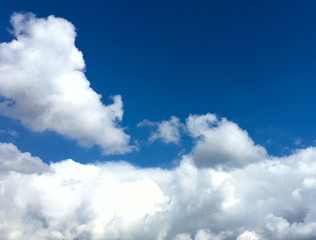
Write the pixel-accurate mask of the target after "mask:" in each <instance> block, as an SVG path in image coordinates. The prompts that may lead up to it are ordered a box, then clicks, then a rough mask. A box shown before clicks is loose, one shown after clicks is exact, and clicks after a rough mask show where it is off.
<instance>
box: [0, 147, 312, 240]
mask: <svg viewBox="0 0 316 240" xmlns="http://www.w3.org/2000/svg"><path fill="white" fill-rule="evenodd" d="M2 148H3V149H2ZM1 149H2V150H1V151H0V154H2V155H5V154H7V152H10V151H11V152H13V153H9V154H7V157H3V156H2V157H1V158H0V160H1V166H3V164H2V162H3V161H4V162H5V161H8V158H11V159H12V160H13V162H14V161H16V160H15V159H17V158H18V157H19V156H20V159H19V161H20V163H19V164H21V166H23V165H24V166H26V165H28V164H30V162H32V161H35V162H37V163H41V160H40V159H38V158H35V157H31V156H30V154H28V153H21V152H19V151H18V150H17V148H16V147H15V146H14V145H12V144H2V145H1ZM8 149H9V150H8ZM10 156H12V157H10ZM21 156H24V157H21ZM191 157H192V156H184V157H183V159H182V161H181V162H180V165H179V166H177V167H175V168H174V169H160V168H136V167H134V166H132V165H130V164H128V163H125V162H112V163H111V162H108V163H95V164H80V163H77V162H75V161H73V160H70V159H69V160H63V161H60V162H57V163H51V164H50V165H49V166H48V167H47V168H46V169H44V170H42V169H41V170H40V171H37V170H34V171H31V172H32V174H29V173H30V172H23V171H21V169H18V168H14V167H10V168H3V167H2V168H1V171H0V206H1V207H0V233H1V237H2V238H3V239H19V240H24V239H34V238H36V239H60V240H61V239H64V240H67V239H69V240H70V239H91V240H94V239H97V240H99V239H108V240H111V239H160V240H169V239H170V240H171V239H177V240H193V239H194V240H209V239H212V240H214V239H216V240H232V239H234V240H235V239H238V240H244V239H247V240H248V239H252V240H257V239H259V240H270V239H282V240H283V239H284V240H291V239H293V240H294V239H315V238H316V217H315V216H316V202H315V199H316V187H315V184H314V182H315V175H316V161H315V159H316V148H307V149H303V150H299V151H297V152H296V153H294V154H292V155H290V156H288V157H282V158H269V159H265V160H260V161H257V162H253V163H250V164H248V165H247V166H245V167H243V168H234V169H229V170H223V169H218V168H207V167H205V168H197V167H196V166H195V164H194V159H192V158H191ZM3 159H5V160H3Z"/></svg>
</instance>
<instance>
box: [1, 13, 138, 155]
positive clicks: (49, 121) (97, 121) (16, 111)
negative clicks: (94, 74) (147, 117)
mask: <svg viewBox="0 0 316 240" xmlns="http://www.w3.org/2000/svg"><path fill="white" fill-rule="evenodd" d="M11 23H12V26H13V33H14V36H15V38H16V39H14V40H13V41H11V42H9V43H1V45H0V95H1V97H2V101H1V102H0V111H1V113H2V114H4V115H6V116H9V117H12V118H15V119H18V120H20V121H21V122H22V123H23V124H24V125H25V126H27V127H29V128H31V129H32V130H35V131H44V130H51V131H55V132H57V133H59V134H61V135H63V136H65V137H67V138H71V139H75V140H77V141H78V142H79V143H80V144H81V145H84V146H92V145H99V146H101V147H102V149H103V151H104V153H106V154H112V153H126V152H129V151H131V150H132V147H131V146H129V140H130V137H129V136H128V135H126V134H125V133H124V131H123V129H122V128H120V127H119V126H118V122H119V121H121V120H122V116H123V109H122V107H123V104H122V100H121V97H120V96H114V97H113V101H114V103H113V104H111V105H108V106H105V105H103V104H102V102H101V100H100V99H101V95H99V94H97V93H96V92H94V91H93V89H92V88H90V83H89V81H88V80H87V79H86V77H85V75H84V69H85V63H84V60H83V56H82V53H81V52H80V51H79V50H78V49H77V48H76V46H75V44H74V42H75V37H76V32H75V28H74V26H73V25H72V24H71V23H70V22H68V21H67V20H65V19H62V18H57V17H54V16H49V17H48V18H36V17H35V15H33V14H14V15H13V16H12V18H11Z"/></svg>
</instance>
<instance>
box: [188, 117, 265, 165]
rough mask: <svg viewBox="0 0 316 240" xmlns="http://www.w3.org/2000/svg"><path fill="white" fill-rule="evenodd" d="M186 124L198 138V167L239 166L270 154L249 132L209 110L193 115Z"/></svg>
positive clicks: (196, 149) (190, 132)
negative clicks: (256, 142)
mask: <svg viewBox="0 0 316 240" xmlns="http://www.w3.org/2000/svg"><path fill="white" fill-rule="evenodd" d="M186 126H187V129H188V132H189V134H190V135H191V136H192V137H193V138H194V139H196V145H195V147H194V149H193V151H192V154H193V155H194V157H193V158H194V160H195V163H196V164H197V165H198V166H202V167H211V166H218V165H221V166H225V167H240V166H244V165H245V164H249V163H251V162H253V161H258V160H261V159H263V158H265V157H266V155H267V151H266V150H265V148H264V147H262V146H259V145H255V144H254V142H253V140H252V139H251V138H250V137H249V135H248V133H247V131H245V130H242V129H241V128H240V127H239V126H238V125H237V124H235V123H233V122H231V121H228V120H227V119H226V118H223V119H221V120H219V119H217V117H216V115H214V114H209V113H208V114H206V115H190V116H189V117H188V118H187V119H186Z"/></svg>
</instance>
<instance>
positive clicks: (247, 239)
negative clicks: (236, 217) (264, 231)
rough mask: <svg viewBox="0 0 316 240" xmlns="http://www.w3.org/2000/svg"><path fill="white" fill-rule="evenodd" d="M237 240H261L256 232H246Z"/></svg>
mask: <svg viewBox="0 0 316 240" xmlns="http://www.w3.org/2000/svg"><path fill="white" fill-rule="evenodd" d="M236 240H259V238H258V237H257V234H256V233H255V232H249V231H245V232H243V233H242V234H240V235H239V236H238V237H237V239H236Z"/></svg>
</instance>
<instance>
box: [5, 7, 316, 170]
mask: <svg viewBox="0 0 316 240" xmlns="http://www.w3.org/2000/svg"><path fill="white" fill-rule="evenodd" d="M315 5H316V4H315V3H314V2H313V1H304V2H303V3H301V2H298V1H278V2H269V1H267V2H264V3H263V2H253V1H242V2H239V3H236V2H235V1H225V2H221V3H220V2H214V1H199V2H198V3H193V2H190V1H173V2H170V1H160V2H148V1H133V2H131V1H115V2H114V1H95V2H93V3H89V4H87V3H85V2H76V4H75V6H74V3H73V2H71V1H66V2H65V1H48V2H47V3H45V4H43V3H41V2H40V1H27V2H26V1H10V2H2V6H1V19H0V20H1V21H0V24H1V25H0V26H1V30H0V34H1V35H0V37H1V39H2V41H10V40H11V39H12V35H10V34H9V33H8V31H7V29H8V28H10V25H9V18H10V15H11V14H12V13H13V12H14V11H17V12H19V11H22V12H33V13H35V14H36V15H37V16H38V17H46V16H48V15H51V14H53V15H55V16H57V17H63V18H65V19H67V20H69V21H71V22H72V23H73V24H74V25H75V27H76V29H77V34H78V37H77V38H76V46H77V47H78V49H79V50H81V51H82V52H83V54H84V60H85V62H86V73H85V74H86V76H87V79H88V80H89V81H90V83H91V86H92V88H93V89H94V90H95V91H96V92H97V93H99V94H102V96H103V98H102V101H103V102H104V103H105V104H106V103H108V102H110V101H109V99H108V96H111V95H115V94H120V95H122V98H123V102H124V118H123V122H122V126H125V127H128V129H127V130H126V132H127V133H129V134H130V135H131V136H132V137H133V138H135V139H137V140H138V141H139V142H140V143H141V144H142V143H143V142H144V141H145V140H146V139H147V137H148V134H149V132H146V129H139V128H137V127H136V125H137V123H138V122H140V121H142V120H143V119H149V120H152V121H161V120H167V119H168V118H169V117H170V116H171V115H175V116H177V117H179V118H180V119H181V120H182V121H184V119H185V118H186V117H187V116H188V115H189V114H205V113H207V112H210V113H216V114H217V115H218V116H221V117H227V118H228V119H230V120H232V121H234V122H236V123H238V124H239V126H240V127H241V128H243V129H246V130H247V131H248V133H249V135H250V136H251V137H252V138H253V139H254V141H255V142H256V143H258V144H261V145H264V146H265V147H266V148H267V150H268V152H269V153H270V154H273V155H284V154H288V153H289V150H288V149H287V148H289V149H293V148H294V149H295V148H297V147H305V146H309V145H314V143H313V141H314V140H315V131H314V130H313V129H314V128H313V125H314V122H315V120H316V119H315V118H316V115H315V104H314V102H315V98H316V97H315V94H314V90H315V87H316V86H315V81H314V79H315V58H316V56H315V52H316V47H315V46H316V45H315V36H316V35H315V34H316V30H315V27H314V24H315V20H316V19H315V18H316V17H315V14H314V10H315V7H316V6H315ZM1 125H2V126H3V127H2V128H4V129H7V128H8V129H17V130H18V132H19V136H18V137H16V138H14V141H15V142H16V144H17V145H18V146H20V148H21V149H23V150H28V151H31V152H33V153H34V154H36V155H38V156H41V157H43V158H45V159H51V160H52V161H56V160H58V159H61V158H69V157H70V158H76V159H78V160H79V161H86V160H84V159H92V160H95V159H98V160H101V161H103V160H109V159H112V158H117V157H113V156H111V157H108V156H102V155H100V151H99V150H98V149H94V148H92V149H90V150H86V149H81V148H80V147H77V146H76V143H75V142H71V141H69V140H65V139H63V138H62V137H59V136H56V134H54V133H49V132H45V133H40V134H34V133H32V132H30V131H28V130H26V129H24V128H21V126H20V125H19V124H18V123H16V122H12V120H9V119H7V118H5V117H3V116H1ZM147 130H148V129H147ZM0 137H1V138H2V140H3V141H9V140H10V139H8V136H5V135H2V136H0ZM298 138H299V139H302V144H303V145H302V146H296V145H293V142H295V139H298ZM11 140H12V139H11ZM65 146H67V147H65ZM183 148H186V150H189V149H188V148H190V143H189V142H188V141H186V140H184V142H182V144H180V145H179V146H166V145H164V144H160V143H159V142H156V143H154V144H153V145H150V146H148V145H141V149H140V151H138V152H136V153H131V154H130V156H129V158H130V159H132V161H133V162H134V163H136V164H138V165H145V166H155V165H161V164H167V163H168V162H170V160H172V159H173V158H175V157H176V154H177V153H178V152H180V151H181V150H182V149H183ZM55 149H58V152H56V151H55ZM153 151H154V152H156V153H157V155H161V154H163V155H164V156H165V157H164V160H161V158H160V157H157V158H154V159H153V157H152V156H151V153H152V152H153ZM157 155H155V156H157ZM120 158H123V159H125V156H121V157H120ZM149 158H150V160H149Z"/></svg>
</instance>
